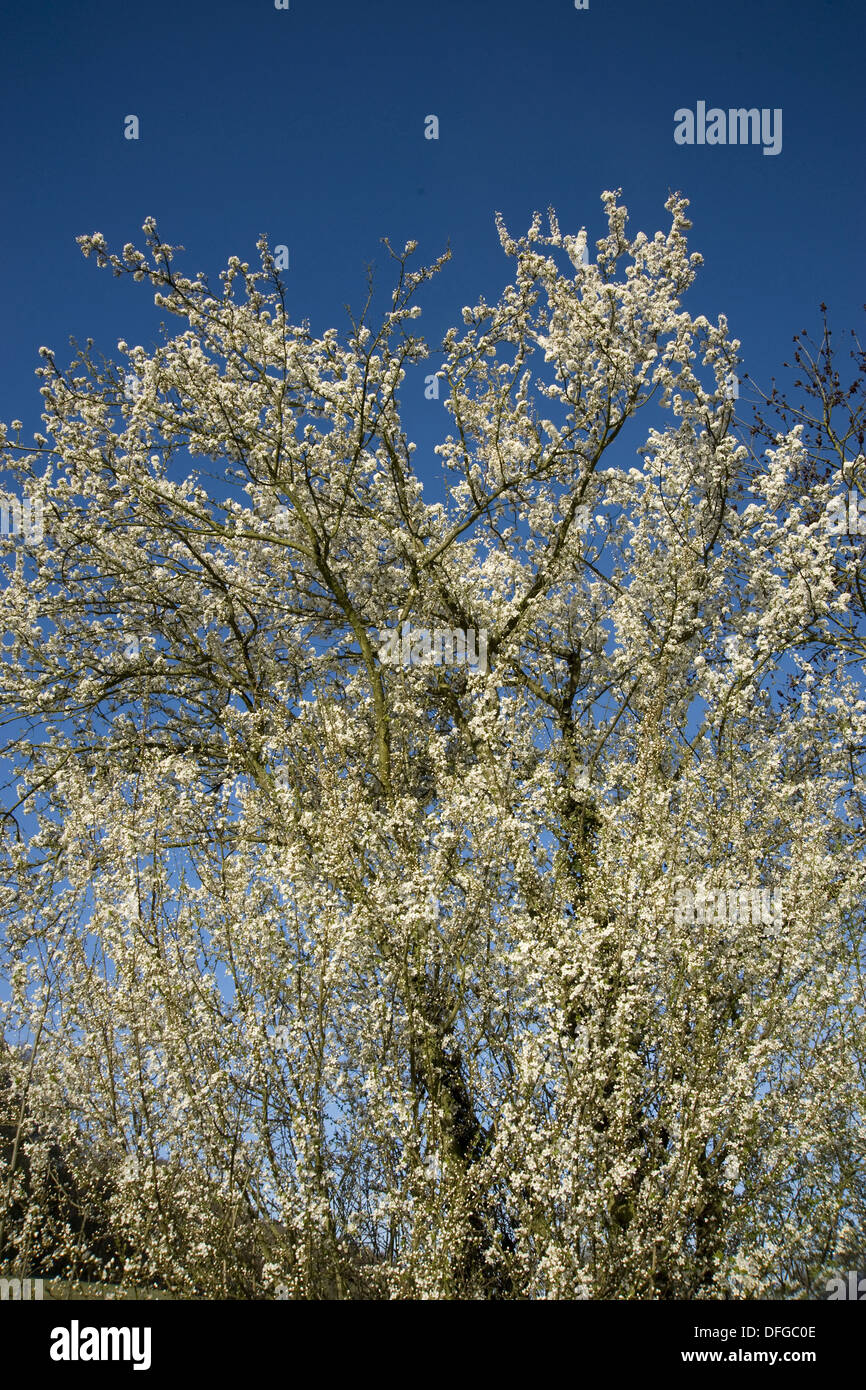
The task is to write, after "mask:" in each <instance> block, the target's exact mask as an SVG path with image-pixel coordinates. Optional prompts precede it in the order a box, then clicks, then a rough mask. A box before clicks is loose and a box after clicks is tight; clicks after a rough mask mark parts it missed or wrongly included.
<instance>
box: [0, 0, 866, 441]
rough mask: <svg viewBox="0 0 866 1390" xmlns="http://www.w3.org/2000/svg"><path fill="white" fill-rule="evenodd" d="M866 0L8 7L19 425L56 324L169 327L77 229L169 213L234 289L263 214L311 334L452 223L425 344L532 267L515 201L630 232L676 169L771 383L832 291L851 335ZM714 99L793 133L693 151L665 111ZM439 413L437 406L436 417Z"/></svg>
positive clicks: (136, 227) (9, 181) (859, 238)
mask: <svg viewBox="0 0 866 1390" xmlns="http://www.w3.org/2000/svg"><path fill="white" fill-rule="evenodd" d="M864 15H866V12H864V7H863V5H862V3H861V0H830V2H829V3H828V2H827V0H812V3H807V2H806V0H728V3H724V4H722V3H712V4H711V3H709V0H688V3H686V2H685V0H678V3H673V0H652V2H651V3H650V0H647V2H646V3H639V0H590V8H589V9H588V10H586V11H577V10H575V8H574V4H573V0H524V3H520V4H518V3H516V0H438V3H436V4H421V3H418V0H414V2H413V0H373V3H366V4H361V3H349V2H348V0H333V2H332V3H325V2H324V0H291V7H290V9H289V10H277V9H275V7H274V4H273V0H234V2H233V3H227V0H211V2H210V3H205V0H183V2H182V3H177V2H175V3H172V4H165V3H163V0H152V3H150V4H148V5H134V4H130V3H120V0H111V2H110V3H109V0H79V2H78V3H65V2H64V3H60V0H47V3H38V4H32V5H27V4H22V5H19V6H16V7H14V9H13V7H12V6H6V7H5V13H4V15H3V18H2V21H0V36H2V47H3V54H4V64H3V68H4V73H3V82H2V84H0V129H2V135H3V141H4V148H3V159H2V166H0V167H2V171H3V194H4V197H3V202H4V214H3V217H2V221H0V243H2V253H3V260H4V264H5V265H6V284H5V291H4V299H3V307H4V314H3V333H2V340H0V353H2V370H0V418H3V419H5V420H7V421H8V420H10V419H11V418H13V417H15V416H20V418H21V419H22V420H24V422H25V425H26V427H27V429H28V431H31V430H32V429H34V428H39V418H38V416H39V410H40V408H41V401H40V398H39V396H38V395H37V385H38V383H37V382H36V380H35V378H34V376H33V371H34V368H35V367H36V366H38V365H39V364H38V360H37V355H36V354H37V349H38V347H39V346H40V344H43V343H44V344H47V345H49V346H51V347H53V348H55V350H57V355H58V361H60V362H63V361H65V360H66V357H67V355H68V354H67V340H68V337H69V335H70V334H75V335H76V336H77V337H78V338H79V339H81V340H84V339H85V338H86V337H87V336H92V337H93V338H94V339H95V340H96V347H97V349H101V350H103V351H105V352H106V353H107V354H108V355H109V356H111V355H115V353H116V342H117V339H118V338H119V337H125V338H127V339H128V340H129V341H130V342H131V343H134V342H142V343H144V344H149V343H150V342H152V340H153V338H154V337H155V331H156V330H155V326H154V325H155V324H156V323H157V322H158V319H159V317H160V316H159V315H158V314H156V312H155V311H154V310H153V308H152V303H151V297H152V290H151V289H150V288H149V287H148V286H147V285H146V284H142V285H134V284H133V283H132V282H131V281H130V282H129V283H127V282H126V281H125V280H124V281H122V282H121V281H118V280H117V279H115V278H114V277H112V276H111V274H110V273H108V272H101V273H100V272H98V271H97V270H96V267H95V263H94V261H93V260H92V259H91V260H89V261H85V260H84V259H83V257H82V256H81V253H80V250H79V249H78V247H77V246H76V244H75V241H74V238H75V236H76V235H78V234H79V233H82V232H86V231H94V230H98V231H101V232H103V233H104V234H105V235H106V236H107V238H108V240H109V242H110V243H111V245H112V247H113V249H119V247H120V246H122V245H123V243H124V242H126V241H130V240H131V241H135V242H136V243H138V244H141V241H142V236H141V232H140V227H141V223H142V221H143V220H144V218H145V216H147V215H148V214H152V215H154V216H155V217H156V218H157V221H158V223H159V227H160V231H161V233H162V235H163V237H164V238H165V239H167V240H169V241H172V242H181V243H183V244H184V245H185V246H186V247H187V249H188V253H189V255H188V259H186V260H185V261H182V262H181V265H182V266H183V267H184V268H185V269H187V270H190V271H193V270H197V269H199V268H200V269H203V270H206V271H207V272H208V274H209V275H210V276H211V277H212V279H213V281H214V282H216V277H217V274H218V272H219V271H220V270H221V269H222V268H223V266H224V264H225V260H226V257H227V256H229V255H230V254H237V255H239V256H240V257H241V259H247V260H249V261H250V262H255V259H256V252H255V238H256V236H257V234H258V233H259V232H260V231H265V232H267V233H268V235H269V237H270V239H271V244H272V245H273V244H276V243H285V244H286V245H287V246H288V247H289V249H290V256H291V269H290V271H289V272H288V283H289V285H290V289H291V297H290V307H291V310H292V314H293V317H295V318H296V319H302V318H304V317H309V318H310V320H311V327H312V329H313V331H314V332H321V331H322V330H323V329H324V328H325V327H328V326H330V325H332V324H333V325H335V326H338V327H341V326H342V325H343V324H344V322H345V317H344V314H343V305H344V303H346V302H347V301H350V302H351V303H352V304H353V305H355V306H360V304H361V302H362V298H363V293H364V268H365V265H366V264H367V262H368V261H371V260H376V261H377V263H378V264H379V265H381V266H382V269H383V272H384V275H385V277H387V275H388V274H389V271H388V267H387V264H386V253H385V252H384V249H383V248H382V247H381V246H380V241H379V239H380V238H381V237H382V236H389V237H390V238H391V240H392V242H393V243H394V245H395V246H398V247H402V245H403V243H404V242H405V241H406V240H407V239H409V238H410V237H413V238H417V240H418V241H419V243H420V252H421V254H422V255H423V257H424V258H425V259H433V257H434V256H435V255H436V254H437V253H439V252H440V251H441V250H442V249H444V246H445V244H446V242H447V241H448V240H449V239H450V241H451V244H452V248H453V252H454V257H453V260H452V261H451V262H450V264H449V265H448V266H447V267H446V269H445V271H444V273H443V274H442V276H440V277H439V279H438V281H437V282H435V288H428V290H427V291H426V294H425V298H424V299H423V300H422V303H423V305H424V314H423V317H422V319H421V320H420V321H419V322H418V323H417V324H416V329H418V328H420V329H424V331H426V332H427V334H428V335H429V338H430V340H431V341H432V342H433V343H434V345H435V343H436V342H437V341H438V338H439V336H440V335H441V332H442V331H443V330H444V328H445V327H447V325H448V324H450V323H452V322H456V323H459V322H460V308H461V306H462V305H463V304H465V303H468V302H470V301H473V302H474V301H475V300H476V299H477V298H478V295H479V294H480V293H482V292H483V293H484V294H485V296H486V297H487V298H488V300H489V299H491V298H493V297H494V296H495V295H496V294H497V293H498V291H499V290H500V288H501V286H502V284H503V282H504V278H505V276H506V273H507V272H508V271H509V270H510V269H511V268H512V267H513V262H509V261H507V260H506V258H505V257H504V256H503V254H502V252H501V249H500V247H499V242H498V239H497V236H496V232H495V228H494V224H493V214H494V211H495V210H496V209H499V210H501V211H502V213H503V214H504V216H505V219H506V222H507V224H508V226H509V228H510V230H511V231H512V233H516V234H519V233H521V232H523V231H525V230H526V228H527V226H528V225H529V221H530V218H531V214H532V212H533V210H534V209H536V208H538V209H540V210H541V211H544V210H545V209H546V208H547V207H548V205H549V204H553V205H554V207H555V208H556V209H557V211H558V213H559V216H560V222H561V225H562V228H563V230H564V231H576V230H578V229H579V228H580V226H582V225H585V226H586V227H587V229H588V231H589V234H590V240H591V243H592V241H593V240H594V239H595V238H596V237H597V236H600V235H601V234H602V232H603V230H604V227H603V223H602V220H601V207H600V203H599V194H600V193H601V191H602V189H604V188H608V187H614V188H615V187H620V186H621V187H622V189H623V197H624V200H625V202H626V204H627V206H628V207H629V211H630V214H631V220H630V224H629V225H630V231H631V232H632V233H634V232H635V231H637V230H638V229H639V228H643V229H644V230H645V231H647V232H648V233H650V234H652V232H654V231H655V230H656V229H657V228H658V227H663V226H665V225H666V222H667V214H666V213H665V211H664V207H663V204H664V200H665V198H666V197H667V194H668V191H669V189H679V190H681V191H682V192H683V193H685V194H686V196H687V197H689V198H690V199H691V215H692V217H693V220H694V224H695V225H694V230H693V232H692V234H691V238H692V243H691V244H692V249H693V250H700V251H701V252H702V253H703V255H704V257H705V260H706V265H705V268H704V270H703V272H702V274H701V277H700V278H699V281H698V285H697V287H696V288H695V290H693V291H692V294H691V296H690V298H689V301H688V303H689V306H690V307H691V308H692V309H693V312H696V313H698V312H703V313H706V314H707V315H708V316H710V317H715V315H716V314H718V313H719V312H724V313H726V314H727V315H728V318H729V321H730V326H731V331H732V333H733V334H734V335H735V336H737V337H739V338H740V339H741V341H742V344H743V349H742V351H743V356H744V358H745V363H744V367H745V370H748V371H750V372H751V373H752V374H753V375H754V376H755V377H756V378H757V379H758V380H759V381H761V382H763V383H765V384H766V383H768V380H769V376H770V373H771V372H772V371H776V370H778V369H779V368H780V365H781V362H782V360H783V359H784V358H786V357H788V358H790V352H789V349H790V345H791V338H792V336H793V334H794V333H795V332H797V331H798V330H800V329H802V328H804V327H807V326H808V327H809V328H810V330H811V329H813V328H815V327H816V326H817V323H818V313H817V306H818V304H819V303H820V301H821V300H826V302H827V304H828V306H829V308H830V312H831V322H832V324H833V326H834V327H835V328H836V329H837V331H839V332H840V333H841V330H842V329H843V328H846V327H849V326H858V327H859V326H860V320H861V318H862V313H861V310H860V306H861V305H862V303H863V301H864V299H866V294H864V278H866V277H864V273H863V272H864V234H863V233H864V212H866V208H864V196H863V167H864V160H863V131H864V112H866V100H864V84H863V55H864V51H866V42H864V41H866V17H864ZM698 101H705V102H706V104H707V106H708V107H710V106H719V107H722V108H725V109H727V108H730V107H738V106H747V107H752V106H756V107H759V108H777V107H781V108H782V110H783V113H784V114H783V146H782V151H781V153H780V154H779V155H777V156H766V155H764V154H763V152H762V149H761V147H760V146H746V147H741V146H733V147H731V146H727V147H711V146H708V145H704V146H699V145H695V146H692V147H684V146H678V145H676V144H675V143H674V139H673V131H674V111H675V110H676V109H677V108H680V107H690V108H692V109H694V108H695V106H696V103H697V102H698ZM431 113H433V114H436V115H437V116H438V117H439V121H440V138H439V140H438V141H433V140H425V138H424V117H425V116H426V115H428V114H431ZM128 114H135V115H137V116H138V117H139V120H140V139H139V140H138V141H129V140H126V139H124V136H123V123H124V117H125V116H126V115H128ZM383 284H384V281H383ZM168 317H169V323H170V324H172V326H173V327H174V329H175V331H177V330H178V329H179V328H180V323H179V321H177V320H173V319H171V317H170V316H168ZM434 365H438V363H435V364H434ZM432 369H433V367H432V366H428V367H427V368H426V370H428V371H429V370H432ZM417 371H418V378H417V384H416V383H415V382H414V381H407V388H406V391H407V395H411V404H412V406H413V410H412V412H411V413H412V414H413V415H414V413H415V411H414V407H415V404H416V402H420V403H421V406H420V408H421V410H422V411H423V410H424V409H425V405H424V403H423V384H422V380H421V377H422V369H421V368H419V369H417ZM408 403H410V402H409V400H408V399H407V404H408ZM426 409H427V410H428V411H430V412H431V416H430V423H431V424H432V423H433V412H437V411H439V410H441V409H442V407H441V406H438V407H437V406H436V405H435V404H429V405H427V406H426ZM439 420H440V423H441V427H442V428H447V416H446V415H445V414H444V411H443V413H442V415H441V417H439ZM426 433H427V431H426V429H425V428H424V425H423V424H422V426H421V435H422V437H423V435H424V434H426ZM433 433H435V431H434V432H433ZM433 433H431V436H430V442H433ZM416 437H418V436H416ZM437 437H438V436H437ZM422 442H423V438H422ZM419 454H420V451H419ZM418 461H419V462H420V456H419V458H418ZM631 461H632V460H629V462H631Z"/></svg>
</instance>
